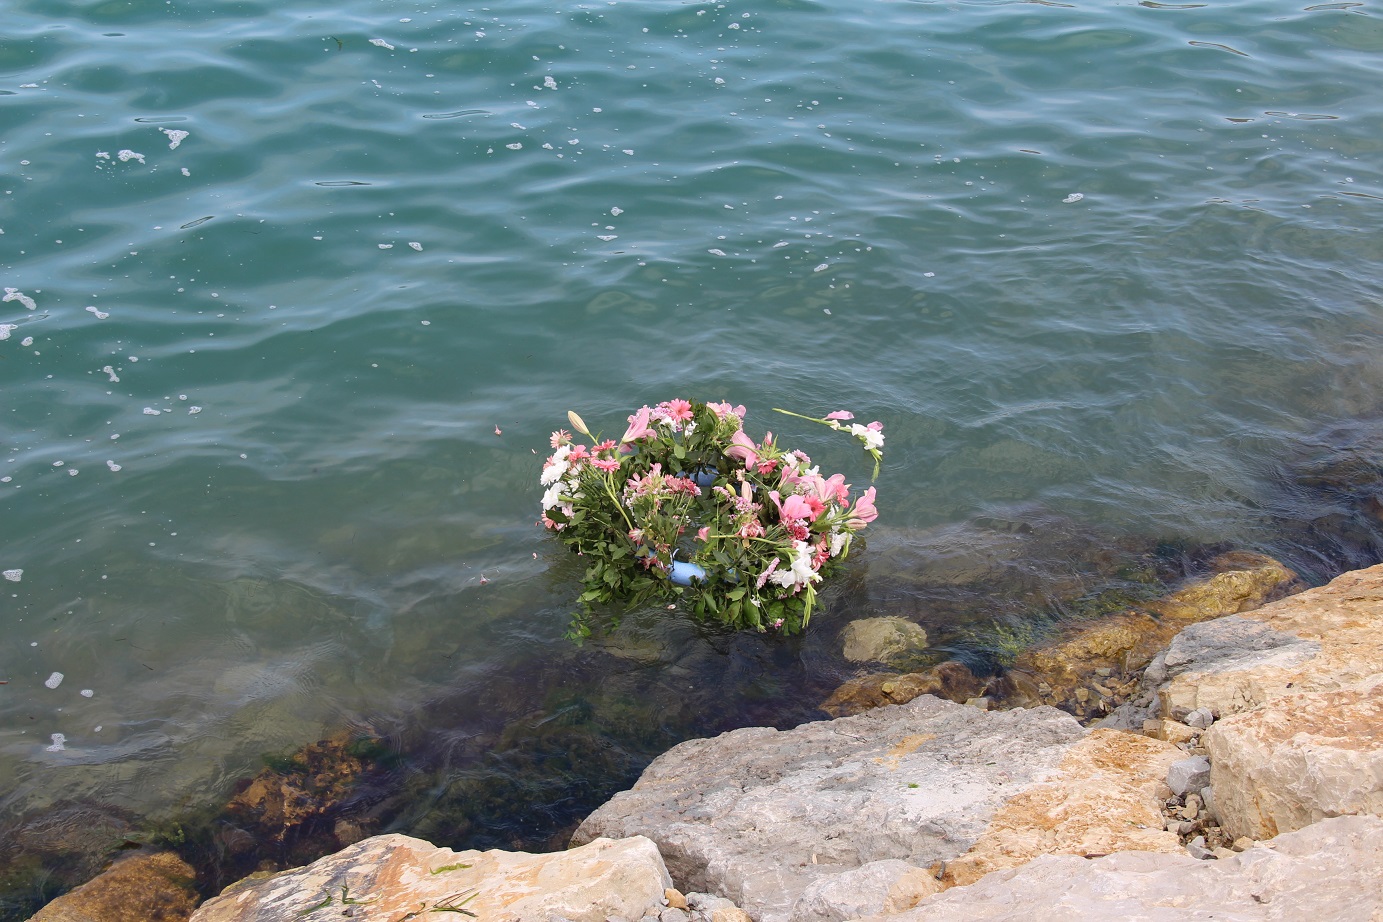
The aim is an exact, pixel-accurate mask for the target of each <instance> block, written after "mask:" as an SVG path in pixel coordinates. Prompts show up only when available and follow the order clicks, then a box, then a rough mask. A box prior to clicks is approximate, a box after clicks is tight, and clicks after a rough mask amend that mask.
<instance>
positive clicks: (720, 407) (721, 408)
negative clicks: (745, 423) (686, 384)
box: [706, 403, 746, 419]
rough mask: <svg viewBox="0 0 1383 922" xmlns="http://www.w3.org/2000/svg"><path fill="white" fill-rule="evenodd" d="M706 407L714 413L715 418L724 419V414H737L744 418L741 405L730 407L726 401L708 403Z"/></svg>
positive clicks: (743, 410)
mask: <svg viewBox="0 0 1383 922" xmlns="http://www.w3.org/2000/svg"><path fill="white" fill-rule="evenodd" d="M706 407H707V408H708V409H709V410H710V411H711V412H712V413H714V414H715V415H716V418H717V419H724V418H725V417H726V416H738V417H739V418H740V419H744V414H745V412H746V411H745V409H744V406H743V405H740V406H737V407H732V406H730V404H728V403H708V404H706Z"/></svg>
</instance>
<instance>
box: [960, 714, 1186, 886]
mask: <svg viewBox="0 0 1383 922" xmlns="http://www.w3.org/2000/svg"><path fill="white" fill-rule="evenodd" d="M1181 757H1182V753H1181V750H1179V749H1177V748H1175V747H1174V746H1171V745H1169V744H1167V743H1164V742H1160V741H1158V740H1153V739H1149V738H1147V737H1144V736H1137V735H1135V734H1132V733H1124V732H1121V731H1117V730H1095V731H1093V732H1092V733H1091V734H1090V735H1089V736H1087V737H1085V738H1084V739H1082V740H1081V741H1080V742H1079V743H1077V744H1076V745H1075V746H1074V747H1072V748H1071V750H1070V751H1069V752H1067V753H1066V755H1065V756H1064V757H1063V758H1062V761H1061V765H1060V773H1059V774H1058V775H1057V776H1056V777H1055V778H1053V779H1052V780H1050V781H1047V782H1044V783H1042V784H1038V785H1035V786H1034V787H1032V788H1029V789H1028V790H1026V791H1023V792H1021V793H1019V794H1017V795H1015V796H1014V797H1012V798H1010V799H1009V800H1008V802H1007V803H1005V804H1004V806H1003V807H1001V808H1000V809H999V811H998V813H997V814H996V815H995V816H994V818H993V819H992V820H991V821H990V823H989V825H988V827H987V828H986V829H985V830H984V832H983V833H982V834H981V835H980V838H979V841H978V842H976V843H975V846H974V847H973V848H971V849H970V851H969V852H967V853H966V854H964V855H962V856H961V857H959V858H957V859H955V860H954V861H951V862H949V863H948V865H947V867H946V872H945V882H946V884H947V885H948V886H954V885H964V884H970V883H973V882H974V881H976V880H979V879H980V878H981V877H983V876H984V875H985V874H988V873H989V872H991V871H996V870H1000V869H1002V868H1013V867H1017V866H1019V865H1021V864H1024V863H1025V862H1027V861H1030V860H1032V859H1033V858H1037V857H1039V856H1041V855H1061V854H1065V855H1083V856H1086V857H1095V856H1099V855H1107V854H1111V853H1113V852H1117V851H1152V852H1165V853H1168V854H1177V853H1179V852H1180V851H1181V843H1180V842H1179V841H1178V839H1177V837H1176V836H1175V835H1174V834H1172V833H1169V832H1167V831H1165V830H1164V829H1163V828H1162V823H1163V816H1162V800H1161V794H1162V793H1163V791H1162V787H1163V785H1162V779H1164V778H1165V777H1166V776H1167V769H1168V767H1169V766H1170V765H1171V764H1172V763H1173V762H1175V761H1177V760H1178V759H1180V758H1181Z"/></svg>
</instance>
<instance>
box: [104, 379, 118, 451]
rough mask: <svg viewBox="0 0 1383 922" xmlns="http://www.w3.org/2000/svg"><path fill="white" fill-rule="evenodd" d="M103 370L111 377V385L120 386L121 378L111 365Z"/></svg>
mask: <svg viewBox="0 0 1383 922" xmlns="http://www.w3.org/2000/svg"><path fill="white" fill-rule="evenodd" d="M101 370H102V371H104V372H105V373H106V374H108V375H110V383H111V384H119V383H120V376H119V375H117V374H116V373H115V369H114V368H112V367H111V366H109V365H103V366H102V367H101ZM111 438H113V439H118V438H120V436H118V435H113V436H111Z"/></svg>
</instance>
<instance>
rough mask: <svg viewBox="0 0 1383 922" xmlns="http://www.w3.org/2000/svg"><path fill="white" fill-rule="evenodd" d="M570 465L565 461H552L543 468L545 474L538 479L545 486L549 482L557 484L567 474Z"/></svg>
mask: <svg viewBox="0 0 1383 922" xmlns="http://www.w3.org/2000/svg"><path fill="white" fill-rule="evenodd" d="M568 466H569V465H568V464H567V462H565V461H551V462H549V463H548V465H547V466H546V467H544V468H543V475H542V476H541V477H539V478H538V480H539V481H540V482H541V483H542V485H543V486H545V487H546V486H548V485H549V484H555V483H556V482H557V481H559V480H561V479H562V477H563V476H565V475H566V473H567V467H568Z"/></svg>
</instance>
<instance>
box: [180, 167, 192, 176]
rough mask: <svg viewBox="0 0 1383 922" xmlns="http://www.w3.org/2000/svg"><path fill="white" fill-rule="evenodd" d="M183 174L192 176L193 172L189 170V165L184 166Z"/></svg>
mask: <svg viewBox="0 0 1383 922" xmlns="http://www.w3.org/2000/svg"><path fill="white" fill-rule="evenodd" d="M182 175H184V176H191V175H192V174H191V173H190V172H188V169H187V167H183V168H182Z"/></svg>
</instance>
